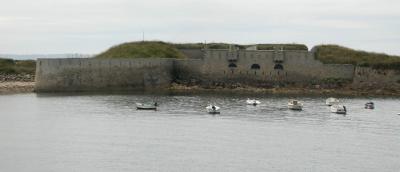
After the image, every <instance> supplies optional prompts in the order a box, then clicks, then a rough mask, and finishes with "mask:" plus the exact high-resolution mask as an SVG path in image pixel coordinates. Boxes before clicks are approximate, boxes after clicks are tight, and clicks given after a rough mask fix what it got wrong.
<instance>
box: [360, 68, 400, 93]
mask: <svg viewBox="0 0 400 172" xmlns="http://www.w3.org/2000/svg"><path fill="white" fill-rule="evenodd" d="M353 87H356V88H380V89H383V88H392V89H398V88H400V71H399V70H383V69H372V68H369V67H356V70H355V75H354V80H353Z"/></svg>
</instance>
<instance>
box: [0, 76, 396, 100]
mask: <svg viewBox="0 0 400 172" xmlns="http://www.w3.org/2000/svg"><path fill="white" fill-rule="evenodd" d="M34 88H35V82H34V81H33V80H22V81H10V80H8V81H0V94H15V93H31V92H34ZM167 91H169V92H173V93H217V94H275V95H310V96H314V95H315V96H319V95H321V96H334V95H335V96H394V97H398V96H400V90H388V89H353V88H348V87H343V88H335V89H327V88H300V87H276V88H257V87H237V88H223V87H212V88H209V87H207V88H204V87H200V86H186V85H179V84H172V86H171V87H170V88H168V89H167Z"/></svg>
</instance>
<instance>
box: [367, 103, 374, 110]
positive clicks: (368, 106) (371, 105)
mask: <svg viewBox="0 0 400 172" xmlns="http://www.w3.org/2000/svg"><path fill="white" fill-rule="evenodd" d="M365 109H375V104H374V102H367V103H365Z"/></svg>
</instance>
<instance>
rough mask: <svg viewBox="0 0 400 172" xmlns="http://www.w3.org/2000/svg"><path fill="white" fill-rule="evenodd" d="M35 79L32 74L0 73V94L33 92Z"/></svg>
mask: <svg viewBox="0 0 400 172" xmlns="http://www.w3.org/2000/svg"><path fill="white" fill-rule="evenodd" d="M34 81H35V77H34V76H33V75H30V74H0V94H12V93H29V92H33V91H34V88H35V82H34Z"/></svg>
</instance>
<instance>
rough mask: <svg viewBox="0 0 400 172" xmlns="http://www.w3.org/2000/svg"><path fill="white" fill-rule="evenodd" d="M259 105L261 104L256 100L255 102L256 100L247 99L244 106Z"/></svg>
mask: <svg viewBox="0 0 400 172" xmlns="http://www.w3.org/2000/svg"><path fill="white" fill-rule="evenodd" d="M260 103H261V102H260V101H258V100H256V99H247V100H246V104H247V105H253V106H256V105H259V104H260Z"/></svg>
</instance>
